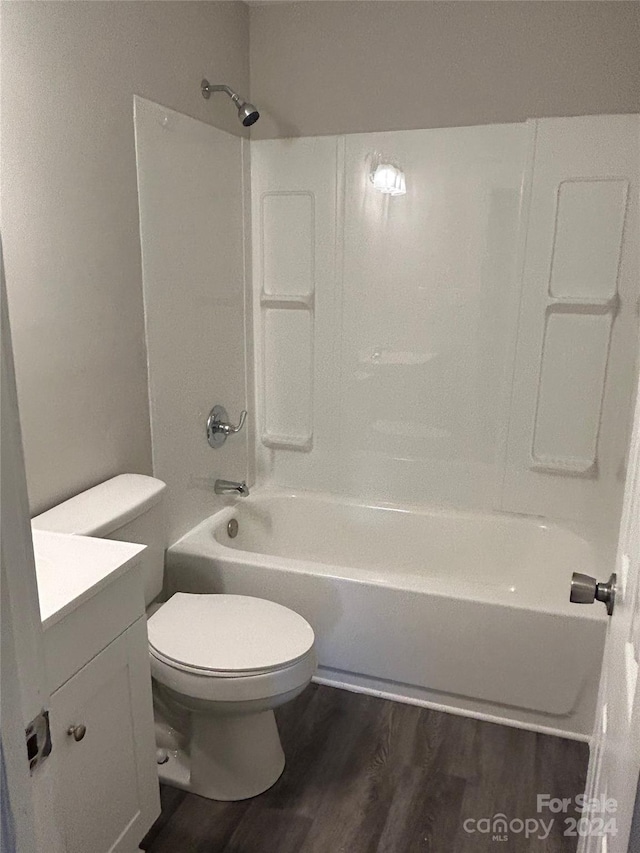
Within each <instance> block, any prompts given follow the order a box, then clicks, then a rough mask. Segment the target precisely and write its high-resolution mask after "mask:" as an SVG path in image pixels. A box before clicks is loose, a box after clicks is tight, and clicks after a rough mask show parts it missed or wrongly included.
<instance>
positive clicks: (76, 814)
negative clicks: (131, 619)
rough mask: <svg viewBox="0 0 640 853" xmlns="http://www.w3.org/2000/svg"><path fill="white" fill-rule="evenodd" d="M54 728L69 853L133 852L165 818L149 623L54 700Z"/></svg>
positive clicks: (112, 647) (107, 652) (138, 626)
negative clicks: (160, 794)
mask: <svg viewBox="0 0 640 853" xmlns="http://www.w3.org/2000/svg"><path fill="white" fill-rule="evenodd" d="M51 722H52V741H53V757H54V758H55V762H56V768H55V780H56V781H55V785H56V805H57V810H58V814H59V815H60V817H61V823H62V826H63V831H64V836H65V841H66V850H67V853H88V851H91V853H107V851H116V850H129V849H132V845H133V846H135V843H137V842H138V841H139V840H140V839H142V837H143V836H144V834H145V832H146V830H147V829H148V828H149V826H150V825H151V823H152V822H153V820H154V819H155V817H156V816H157V814H158V812H159V801H158V781H157V771H156V765H155V745H154V738H153V710H152V702H151V679H150V674H149V664H148V651H147V639H146V622H145V620H144V619H139V620H138V621H137V622H136V623H135V624H134V625H132V626H131V628H129V629H128V630H127V631H125V632H124V633H123V634H122V635H121V636H120V637H118V639H117V640H114V642H112V643H111V644H110V645H109V646H107V648H106V649H104V651H102V652H101V653H100V654H99V655H97V657H95V658H94V659H93V660H92V661H91V662H90V663H88V664H87V665H86V666H85V667H83V668H82V669H81V670H80V671H79V672H78V673H77V674H76V675H74V676H73V678H71V679H70V680H69V681H67V682H66V684H64V685H63V686H62V687H61V688H60V689H59V690H57V691H56V692H55V693H54V694H53V696H52V697H51ZM71 727H84V728H85V729H86V731H84V732H83V731H82V729H81V728H78V729H76V732H75V734H76V737H77V738H79V739H78V740H76V737H74V736H73V734H69V729H70V728H71Z"/></svg>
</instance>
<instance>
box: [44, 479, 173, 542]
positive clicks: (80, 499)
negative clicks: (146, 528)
mask: <svg viewBox="0 0 640 853" xmlns="http://www.w3.org/2000/svg"><path fill="white" fill-rule="evenodd" d="M166 488H167V487H166V484H165V483H163V482H162V480H157V479H156V478H155V477H147V476H145V475H144V474H119V475H118V476H117V477H112V478H111V480H107V481H106V482H105V483H100V484H99V485H98V486H94V487H93V488H92V489H87V491H86V492H81V493H80V494H79V495H76V496H75V497H74V498H69V500H68V501H64V503H61V504H59V505H58V506H54V507H53V508H52V509H50V510H47V512H43V513H42V514H41V515H37V516H36V517H35V518H34V519H32V521H31V525H32V527H33V528H34V529H35V530H50V531H53V532H56V533H75V534H77V535H80V536H105V535H108V534H109V533H113V531H114V530H118V528H120V527H124V525H125V524H128V523H129V522H130V521H133V519H134V518H137V517H138V516H139V515H142V513H144V512H146V511H147V510H148V509H150V508H151V507H152V506H154V504H157V503H158V502H159V501H160V500H161V499H162V496H163V493H164V491H165V490H166Z"/></svg>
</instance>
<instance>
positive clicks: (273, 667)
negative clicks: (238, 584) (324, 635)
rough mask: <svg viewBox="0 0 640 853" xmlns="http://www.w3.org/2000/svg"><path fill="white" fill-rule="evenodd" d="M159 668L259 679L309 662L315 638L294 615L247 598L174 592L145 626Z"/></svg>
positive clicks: (264, 602)
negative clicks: (300, 663)
mask: <svg viewBox="0 0 640 853" xmlns="http://www.w3.org/2000/svg"><path fill="white" fill-rule="evenodd" d="M147 627H148V632H149V650H150V653H151V657H152V660H153V659H155V661H156V662H157V664H158V665H162V666H163V667H169V668H171V669H173V670H178V671H181V672H184V673H185V674H191V675H194V676H199V677H201V678H211V679H213V678H225V679H226V678H233V679H238V678H243V677H260V676H264V675H268V674H272V673H275V672H278V671H280V670H285V669H290V668H291V667H292V666H294V665H295V664H296V663H297V662H298V661H303V660H304V659H305V658H307V657H309V653H310V652H312V650H313V645H314V639H315V637H314V633H313V629H312V628H311V626H310V625H309V623H308V622H307V621H306V620H305V619H303V618H302V616H300V615H299V614H298V613H295V612H294V611H293V610H289V608H287V607H283V606H282V605H281V604H276V603H275V602H273V601H268V600H266V599H262V598H254V597H253V596H247V595H223V594H220V595H217V594H209V595H198V594H191V593H183V592H178V593H175V595H173V596H172V597H171V598H170V599H169V601H167V603H166V604H164V605H162V607H160V609H159V610H157V611H156V612H155V613H154V614H153V616H151V617H150V618H149V620H148V623H147Z"/></svg>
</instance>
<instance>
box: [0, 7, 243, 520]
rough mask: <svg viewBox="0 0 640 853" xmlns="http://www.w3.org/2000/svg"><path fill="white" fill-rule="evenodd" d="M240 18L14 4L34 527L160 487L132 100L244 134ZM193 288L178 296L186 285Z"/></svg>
mask: <svg viewBox="0 0 640 853" xmlns="http://www.w3.org/2000/svg"><path fill="white" fill-rule="evenodd" d="M248 17H249V16H248V8H247V7H246V6H245V5H244V4H242V3H232V2H215V3H206V2H157V3H155V2H101V0H97V2H91V3H89V2H55V3H50V2H5V3H2V34H1V35H2V69H1V70H2V83H3V93H2V95H3V99H2V229H3V236H4V248H5V263H6V275H7V288H8V294H9V295H8V298H9V310H10V317H11V323H12V330H13V341H14V349H15V364H16V375H17V383H18V395H19V402H20V409H21V417H22V428H23V438H24V446H25V456H26V466H27V478H28V484H29V494H30V503H31V510H32V512H33V513H35V512H40V511H41V510H43V509H45V508H47V507H49V506H51V505H52V504H55V503H56V502H58V501H60V500H61V499H63V498H66V497H68V496H69V495H71V494H74V493H76V492H78V491H80V490H81V489H83V488H86V487H87V486H90V485H93V484H94V483H96V482H99V481H100V480H102V479H105V478H107V477H109V476H111V475H113V474H116V473H119V472H122V471H132V472H142V473H150V472H151V446H150V435H149V408H148V400H147V371H146V354H145V344H144V328H143V303H142V283H141V267H140V238H139V223H138V203H137V189H136V160H135V150H134V135H133V94H134V93H137V94H140V95H143V96H144V97H146V98H149V99H151V100H154V101H158V102H160V103H162V104H164V105H167V106H169V107H172V108H174V109H176V110H179V111H180V112H183V113H187V114H189V115H191V116H193V117H195V118H198V119H201V120H203V121H206V122H210V123H211V124H217V125H218V126H219V127H222V128H223V129H225V130H229V131H231V132H232V133H238V132H239V130H240V127H241V126H240V125H239V124H238V121H237V118H236V115H235V112H234V110H233V109H231V106H230V104H228V103H226V102H225V101H223V100H222V99H221V98H220V100H211V101H209V102H206V101H205V100H204V99H203V98H202V97H201V95H200V91H199V84H200V79H201V78H202V77H203V76H204V75H206V76H208V77H209V78H210V79H211V80H218V81H221V82H227V83H230V84H232V85H235V86H237V88H238V89H239V90H240V91H241V92H248V89H249V61H248V50H249V20H248ZM176 286H177V287H179V286H180V282H176Z"/></svg>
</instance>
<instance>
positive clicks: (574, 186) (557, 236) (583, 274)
mask: <svg viewBox="0 0 640 853" xmlns="http://www.w3.org/2000/svg"><path fill="white" fill-rule="evenodd" d="M628 190H629V184H628V181H626V180H622V179H614V178H602V179H598V180H593V179H579V178H574V179H571V180H567V181H563V182H561V183H560V184H559V186H558V190H557V200H556V217H555V230H554V239H553V249H552V255H551V266H550V272H549V286H548V293H547V305H546V316H545V326H544V336H543V343H542V350H541V354H540V372H539V379H538V398H537V405H536V413H535V420H534V425H533V438H532V446H531V466H530V467H531V468H532V469H534V470H541V471H547V472H550V473H558V474H565V475H567V474H568V475H573V476H578V477H596V476H597V474H598V437H599V433H600V421H601V414H602V405H603V398H604V389H605V381H606V376H607V362H608V358H609V348H610V342H611V330H612V327H613V322H614V319H615V315H616V312H617V310H618V307H619V296H618V271H619V267H620V253H621V247H622V236H623V231H624V221H625V213H626V207H627V195H628Z"/></svg>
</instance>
